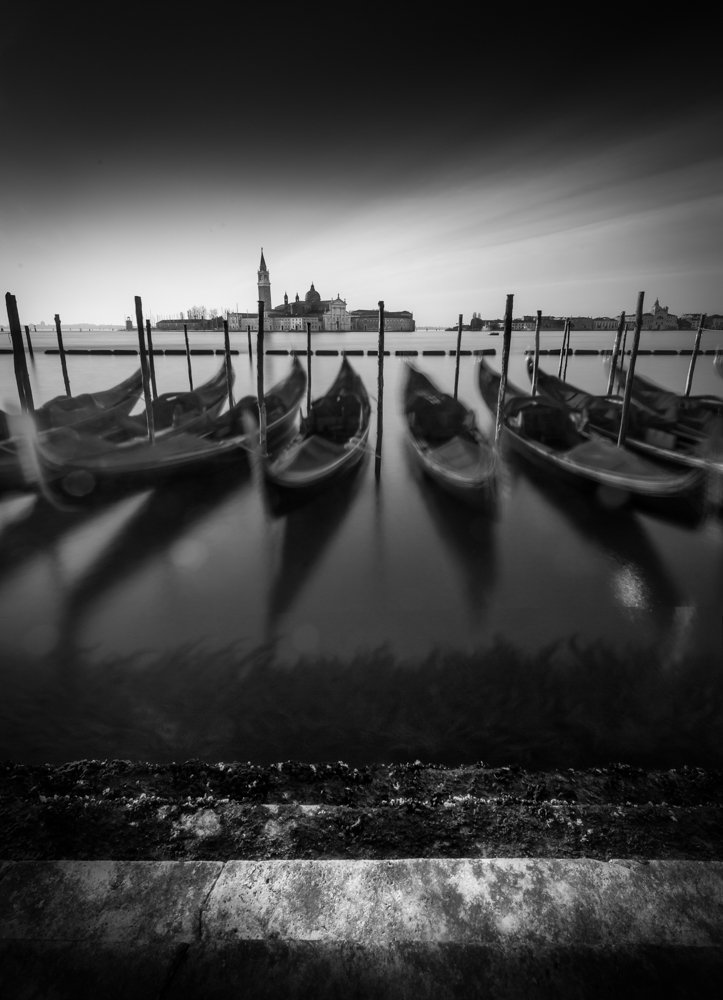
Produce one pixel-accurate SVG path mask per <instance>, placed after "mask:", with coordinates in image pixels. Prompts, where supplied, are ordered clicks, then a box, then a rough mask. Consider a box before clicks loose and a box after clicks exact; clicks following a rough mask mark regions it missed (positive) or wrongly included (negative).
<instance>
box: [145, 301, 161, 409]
mask: <svg viewBox="0 0 723 1000" xmlns="http://www.w3.org/2000/svg"><path fill="white" fill-rule="evenodd" d="M146 339H147V341H148V363H149V368H150V372H151V389H152V390H153V398H154V399H158V389H157V388H156V362H155V361H154V359H153V338H152V337H151V321H150V320H149V319H147V320H146Z"/></svg>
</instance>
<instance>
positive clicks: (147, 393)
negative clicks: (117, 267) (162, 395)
mask: <svg viewBox="0 0 723 1000" xmlns="http://www.w3.org/2000/svg"><path fill="white" fill-rule="evenodd" d="M135 304H136V326H137V328H138V353H139V355H140V361H141V379H142V380H143V398H144V400H145V404H146V426H147V427H148V440H149V441H150V442H151V444H153V442H154V441H155V437H156V429H155V427H154V422H153V400H152V398H151V380H150V375H149V374H148V357H147V356H146V344H145V339H144V337H143V305H142V303H141V297H140V295H136V296H135Z"/></svg>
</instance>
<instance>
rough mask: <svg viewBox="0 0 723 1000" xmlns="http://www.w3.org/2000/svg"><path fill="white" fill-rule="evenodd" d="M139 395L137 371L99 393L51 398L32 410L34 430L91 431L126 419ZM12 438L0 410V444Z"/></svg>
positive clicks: (6, 417) (9, 423)
mask: <svg viewBox="0 0 723 1000" xmlns="http://www.w3.org/2000/svg"><path fill="white" fill-rule="evenodd" d="M142 392H143V377H142V374H141V369H140V368H138V369H137V371H135V372H133V374H132V375H129V376H128V378H126V379H123V381H122V382H118V384H117V385H114V386H111V388H110V389H103V390H101V391H100V392H83V393H81V394H80V395H78V396H55V397H54V398H53V399H49V400H48V401H47V403H43V404H42V405H40V406H38V407H36V408H35V410H34V414H33V416H34V421H35V426H36V427H37V428H38V430H47V429H49V428H51V427H76V428H81V427H91V429H92V425H93V423H94V422H95V421H98V420H100V421H101V422H102V421H103V420H107V419H113V418H114V417H116V416H118V417H120V416H126V415H127V414H129V413H130V412H131V410H132V409H133V407H134V406H135V405H136V403H137V402H138V400H139V399H140V396H141V393H142ZM11 436H12V417H11V416H10V415H9V414H7V413H5V412H4V411H2V410H0V440H7V439H8V438H9V437H11Z"/></svg>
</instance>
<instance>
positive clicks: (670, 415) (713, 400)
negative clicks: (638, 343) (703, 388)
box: [614, 365, 723, 438]
mask: <svg viewBox="0 0 723 1000" xmlns="http://www.w3.org/2000/svg"><path fill="white" fill-rule="evenodd" d="M627 375H628V373H627V371H626V370H625V369H624V368H621V367H620V366H619V365H616V366H615V372H614V379H615V384H616V385H617V386H618V388H619V389H620V391H621V392H624V391H625V383H626V380H627ZM630 398H631V399H633V400H635V402H637V403H640V404H642V405H644V406H647V407H649V408H650V409H651V410H653V411H655V412H656V413H658V414H660V416H662V417H665V418H666V419H668V420H671V421H674V422H675V423H677V424H679V425H680V426H681V427H684V428H686V430H687V431H688V433H689V434H691V435H694V436H697V437H698V438H704V437H706V436H707V435H708V434H709V433H710V429H711V425H712V424H713V423H714V422H715V420H716V418H717V417H720V416H723V398H721V397H720V396H713V395H698V396H683V395H680V394H679V393H677V392H672V391H671V390H670V389H664V388H663V387H662V386H660V385H658V384H657V383H656V382H654V381H653V380H652V379H649V378H646V377H645V376H644V375H639V374H638V373H637V372H635V373H634V374H633V383H632V387H631V393H630Z"/></svg>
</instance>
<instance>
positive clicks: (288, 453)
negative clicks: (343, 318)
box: [264, 357, 371, 501]
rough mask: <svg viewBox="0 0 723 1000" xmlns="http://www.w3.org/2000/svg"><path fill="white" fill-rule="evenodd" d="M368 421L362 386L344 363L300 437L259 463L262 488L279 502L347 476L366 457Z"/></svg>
mask: <svg viewBox="0 0 723 1000" xmlns="http://www.w3.org/2000/svg"><path fill="white" fill-rule="evenodd" d="M349 410H351V415H350V413H349ZM322 414H323V416H322ZM370 417H371V404H370V402H369V395H368V393H367V391H366V388H365V387H364V383H363V382H362V380H361V378H360V377H359V375H358V374H357V373H356V372H355V371H354V369H353V367H352V366H351V364H350V362H349V360H348V358H346V357H344V359H343V361H342V363H341V367H340V369H339V373H338V374H337V377H336V379H335V380H334V382H333V383H332V385H331V386H330V388H329V390H328V391H327V392H326V393H325V394H324V395H323V396H322V397H320V398H319V399H317V400H314V402H313V403H312V407H311V416H310V418H307V420H306V421H305V422H304V423H303V425H302V428H301V430H300V432H299V434H298V435H297V436H296V437H295V438H294V439H293V440H292V441H291V442H290V443H289V444H288V445H287V446H286V447H285V448H283V449H282V450H281V451H280V453H279V454H278V455H276V456H274V457H272V458H271V459H269V460H267V461H266V462H265V463H264V475H265V479H266V483H267V485H268V486H269V487H270V488H271V490H273V491H275V492H276V494H277V495H278V496H279V499H280V501H283V497H284V496H287V497H290V496H295V497H306V496H313V495H314V494H316V493H318V492H319V491H320V490H324V489H326V488H327V487H329V486H332V485H333V484H334V483H336V482H338V481H339V480H340V479H342V478H344V477H346V476H347V475H350V474H351V473H352V472H353V471H354V470H355V469H357V468H358V467H359V466H360V464H361V462H362V460H363V458H364V456H365V455H366V454H367V448H368V439H369V421H370Z"/></svg>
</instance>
